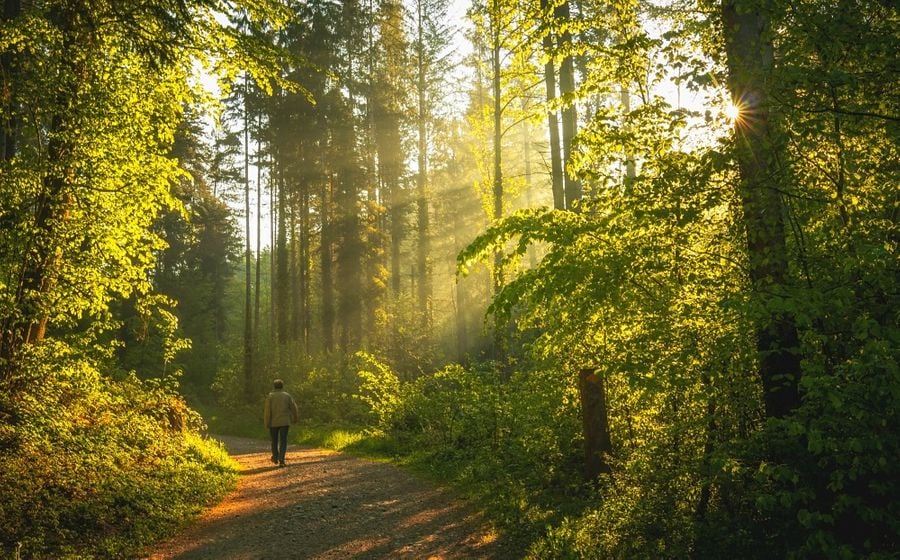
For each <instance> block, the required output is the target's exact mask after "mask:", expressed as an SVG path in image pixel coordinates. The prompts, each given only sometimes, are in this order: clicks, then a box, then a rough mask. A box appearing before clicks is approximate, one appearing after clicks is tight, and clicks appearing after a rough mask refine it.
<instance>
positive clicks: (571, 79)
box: [556, 0, 581, 210]
mask: <svg viewBox="0 0 900 560" xmlns="http://www.w3.org/2000/svg"><path fill="white" fill-rule="evenodd" d="M556 16H557V18H558V20H559V22H560V25H561V26H562V28H563V32H562V33H561V34H560V36H559V47H560V49H564V50H568V49H571V47H572V34H571V33H570V32H569V31H568V28H567V25H568V24H569V22H570V19H571V17H570V15H569V2H568V0H565V1H564V2H563V3H562V4H561V5H560V6H559V7H558V8H557V10H556ZM559 92H560V93H561V94H562V95H563V96H572V95H573V94H574V93H575V64H574V60H573V58H572V55H571V54H570V53H569V54H566V55H565V56H564V57H563V60H562V64H561V65H560V67H559ZM562 131H563V137H562V147H563V155H564V157H565V164H564V167H563V177H564V179H565V192H566V208H567V209H568V210H573V209H574V204H575V201H576V200H580V199H581V181H579V180H578V179H577V178H575V176H573V175H572V172H571V170H570V165H571V163H572V141H573V139H574V138H575V134H576V133H577V132H578V113H577V110H576V108H575V99H573V98H571V97H570V99H568V100H567V102H566V104H565V106H564V108H563V112H562Z"/></svg>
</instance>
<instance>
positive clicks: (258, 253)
mask: <svg viewBox="0 0 900 560" xmlns="http://www.w3.org/2000/svg"><path fill="white" fill-rule="evenodd" d="M257 124H258V126H259V127H261V125H262V115H260V116H258V117H257ZM261 148H262V142H260V141H257V143H256V283H255V286H254V288H255V290H254V292H255V293H254V295H253V300H254V301H253V347H254V350H255V351H256V352H259V300H260V293H259V292H260V286H261V282H260V278H261V277H262V269H261V267H262V258H261V257H262V160H261V158H260V153H261V152H262V150H261Z"/></svg>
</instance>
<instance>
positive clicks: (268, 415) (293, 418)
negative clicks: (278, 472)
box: [263, 379, 299, 467]
mask: <svg viewBox="0 0 900 560" xmlns="http://www.w3.org/2000/svg"><path fill="white" fill-rule="evenodd" d="M274 385H275V390H274V391H272V392H271V393H269V396H268V397H266V407H265V411H264V412H263V417H264V419H265V423H266V428H269V435H270V436H271V437H272V462H273V463H277V464H278V466H279V467H283V466H284V454H285V452H286V451H287V436H288V427H290V425H291V424H296V423H297V421H298V419H299V418H298V417H299V413H298V412H297V403H296V402H294V397H292V396H290V395H289V394H288V393H286V392H285V390H284V381H282V380H280V379H276V380H275V381H274Z"/></svg>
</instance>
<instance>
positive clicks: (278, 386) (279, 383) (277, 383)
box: [275, 379, 284, 389]
mask: <svg viewBox="0 0 900 560" xmlns="http://www.w3.org/2000/svg"><path fill="white" fill-rule="evenodd" d="M275 388H276V389H284V381H282V380H280V379H276V380H275Z"/></svg>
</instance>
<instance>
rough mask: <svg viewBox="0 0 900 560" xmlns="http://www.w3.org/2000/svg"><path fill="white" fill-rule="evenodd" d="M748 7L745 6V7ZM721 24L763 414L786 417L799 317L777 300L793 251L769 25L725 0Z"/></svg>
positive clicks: (792, 404) (792, 400)
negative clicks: (775, 120) (755, 312)
mask: <svg viewBox="0 0 900 560" xmlns="http://www.w3.org/2000/svg"><path fill="white" fill-rule="evenodd" d="M745 4H746V5H745ZM722 19H723V24H724V29H725V52H726V55H727V64H728V85H729V89H730V90H731V95H732V99H733V100H734V103H735V104H736V105H738V106H739V107H740V108H741V114H742V115H745V117H744V118H738V119H736V120H735V125H734V129H735V130H734V132H735V156H736V158H737V162H738V167H739V169H740V176H741V181H740V194H741V198H742V204H743V211H744V216H743V219H744V226H745V229H746V235H747V253H748V257H749V265H750V280H751V282H752V289H753V293H754V296H755V299H756V302H757V305H759V307H760V309H767V310H773V311H767V312H766V314H765V315H762V314H761V317H760V319H758V321H757V327H756V338H757V350H758V351H759V375H760V379H761V381H762V387H763V399H764V402H765V408H766V415H767V416H768V417H774V418H781V417H784V416H787V415H788V414H790V413H791V412H792V411H793V410H794V409H796V408H797V407H798V406H799V404H800V394H799V390H798V384H799V379H800V360H801V356H800V348H799V346H800V345H799V337H798V334H797V326H796V322H795V319H794V316H793V315H792V314H791V313H790V312H788V311H774V310H777V309H784V307H785V306H784V305H781V304H779V302H778V301H777V300H779V299H782V298H784V297H787V296H786V294H785V291H786V288H787V287H788V282H789V274H788V251H787V244H786V240H785V233H784V221H783V216H784V208H783V203H782V200H781V197H780V194H779V192H780V191H781V190H782V189H784V188H785V185H782V184H780V183H781V182H783V180H784V172H783V170H781V169H779V163H778V161H779V158H778V154H779V146H778V138H777V136H776V134H775V133H774V132H773V127H772V123H771V120H772V111H771V106H770V104H769V97H768V91H767V88H766V84H767V83H768V80H769V77H770V75H771V70H772V65H773V49H772V44H771V43H770V42H769V39H768V38H767V37H768V34H769V21H768V18H767V17H766V16H765V15H763V14H762V13H760V11H759V9H758V8H757V7H756V6H755V5H754V4H753V3H752V2H743V1H742V0H724V1H723V3H722Z"/></svg>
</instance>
